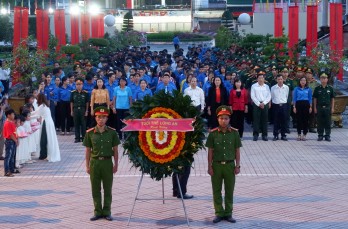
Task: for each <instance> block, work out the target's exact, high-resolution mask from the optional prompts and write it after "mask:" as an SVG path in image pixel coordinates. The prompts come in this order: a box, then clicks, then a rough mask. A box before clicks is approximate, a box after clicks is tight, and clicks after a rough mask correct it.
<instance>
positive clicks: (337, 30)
mask: <svg viewBox="0 0 348 229" xmlns="http://www.w3.org/2000/svg"><path fill="white" fill-rule="evenodd" d="M342 15H343V8H342V3H330V48H331V50H333V51H334V53H335V54H337V55H334V56H333V59H334V60H335V59H336V60H337V61H339V60H340V59H341V58H342V56H343V22H342ZM337 79H339V80H342V79H343V69H342V67H341V68H340V70H339V73H338V75H337Z"/></svg>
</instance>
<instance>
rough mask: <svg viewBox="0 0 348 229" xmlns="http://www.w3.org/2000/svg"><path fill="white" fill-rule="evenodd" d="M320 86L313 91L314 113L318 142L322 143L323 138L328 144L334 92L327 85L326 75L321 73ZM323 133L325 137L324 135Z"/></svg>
mask: <svg viewBox="0 0 348 229" xmlns="http://www.w3.org/2000/svg"><path fill="white" fill-rule="evenodd" d="M319 77H320V82H321V85H319V86H318V87H316V88H315V89H314V93H313V98H314V104H313V107H314V113H315V114H317V122H318V123H317V124H318V127H317V130H318V141H322V140H323V138H324V137H325V141H328V142H330V141H331V138H330V134H331V114H332V113H333V111H334V106H335V103H334V97H335V92H334V90H333V88H332V87H331V86H330V85H328V84H327V82H328V77H329V76H328V74H327V73H326V72H321V73H320V74H319ZM324 131H325V135H324Z"/></svg>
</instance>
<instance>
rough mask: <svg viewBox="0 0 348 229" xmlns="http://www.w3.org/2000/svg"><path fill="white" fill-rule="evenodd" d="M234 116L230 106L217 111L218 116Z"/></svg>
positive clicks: (221, 107) (219, 108)
mask: <svg viewBox="0 0 348 229" xmlns="http://www.w3.org/2000/svg"><path fill="white" fill-rule="evenodd" d="M231 114H232V110H231V108H230V107H229V106H226V105H222V106H219V107H218V108H217V109H216V116H218V117H219V116H220V115H228V116H231Z"/></svg>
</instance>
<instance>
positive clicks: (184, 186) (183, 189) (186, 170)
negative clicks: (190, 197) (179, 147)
mask: <svg viewBox="0 0 348 229" xmlns="http://www.w3.org/2000/svg"><path fill="white" fill-rule="evenodd" d="M190 173H191V166H184V171H183V173H173V176H172V182H173V195H174V196H180V190H179V185H178V181H177V179H176V175H178V177H179V182H180V187H181V192H182V194H183V195H185V194H186V192H187V181H188V179H189V177H190Z"/></svg>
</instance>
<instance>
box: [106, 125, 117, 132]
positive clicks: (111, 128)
mask: <svg viewBox="0 0 348 229" xmlns="http://www.w3.org/2000/svg"><path fill="white" fill-rule="evenodd" d="M107 127H108V128H109V129H111V130H114V131H116V129H114V128H112V127H110V126H107Z"/></svg>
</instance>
